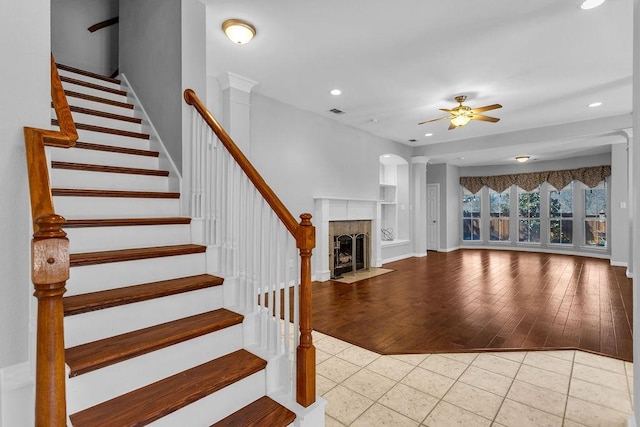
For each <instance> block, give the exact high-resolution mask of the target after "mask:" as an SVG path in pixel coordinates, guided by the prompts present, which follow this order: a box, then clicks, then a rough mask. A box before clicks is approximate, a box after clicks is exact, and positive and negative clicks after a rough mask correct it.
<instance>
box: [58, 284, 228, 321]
mask: <svg viewBox="0 0 640 427" xmlns="http://www.w3.org/2000/svg"><path fill="white" fill-rule="evenodd" d="M223 282H224V279H222V278H221V277H217V276H212V275H210V274H198V275H196V276H188V277H180V278H178V279H170V280H162V281H158V282H152V283H143V284H140V285H133V286H126V287H123V288H115V289H109V290H106V291H99V292H90V293H86V294H81V295H73V296H69V297H65V298H64V299H63V301H64V315H65V316H72V315H74V314H81V313H88V312H90V311H96V310H102V309H105V308H110V307H117V306H120V305H125V304H131V303H135V302H140V301H148V300H151V299H155V298H162V297H166V296H169V295H176V294H180V293H184V292H190V291H195V290H198V289H205V288H210V287H213V286H220V285H222V283H223Z"/></svg>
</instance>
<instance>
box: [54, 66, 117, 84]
mask: <svg viewBox="0 0 640 427" xmlns="http://www.w3.org/2000/svg"><path fill="white" fill-rule="evenodd" d="M56 67H58V69H59V70H64V71H69V72H71V73H76V74H80V75H82V76H87V77H93V78H94V79H98V80H102V81H105V82H110V83H115V84H117V85H119V84H121V83H122V82H121V81H120V80H118V79H114V78H113V77H107V76H103V75H102V74H97V73H92V72H91V71H86V70H81V69H80V68H75V67H71V66H69V65H64V64H60V63H56Z"/></svg>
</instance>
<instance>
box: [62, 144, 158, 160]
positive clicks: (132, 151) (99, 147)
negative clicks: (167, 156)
mask: <svg viewBox="0 0 640 427" xmlns="http://www.w3.org/2000/svg"><path fill="white" fill-rule="evenodd" d="M74 148H80V149H83V150H94V151H104V152H109V153H119V154H129V155H132V156H147V157H159V156H160V152H159V151H151V150H140V149H137V148H126V147H117V146H115V145H104V144H95V143H93V142H81V141H78V142H76V145H75V146H74Z"/></svg>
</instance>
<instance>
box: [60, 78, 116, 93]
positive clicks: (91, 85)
mask: <svg viewBox="0 0 640 427" xmlns="http://www.w3.org/2000/svg"><path fill="white" fill-rule="evenodd" d="M60 81H62V82H65V83H71V84H74V85H78V86H82V87H86V88H89V89H96V90H101V91H103V92H109V93H113V94H114V95H120V96H127V92H125V91H124V90H120V89H114V88H110V87H107V86H102V85H97V84H95V83H89V82H85V81H84V80H78V79H74V78H71V77H67V76H60Z"/></svg>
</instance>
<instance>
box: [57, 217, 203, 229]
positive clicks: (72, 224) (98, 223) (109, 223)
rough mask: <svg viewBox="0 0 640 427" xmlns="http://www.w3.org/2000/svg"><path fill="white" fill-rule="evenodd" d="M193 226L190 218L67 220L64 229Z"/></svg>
mask: <svg viewBox="0 0 640 427" xmlns="http://www.w3.org/2000/svg"><path fill="white" fill-rule="evenodd" d="M175 224H191V218H188V217H158V218H99V219H96V218H86V219H67V220H66V221H65V223H64V225H63V226H62V227H63V228H79V227H126V226H138V225H175Z"/></svg>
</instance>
